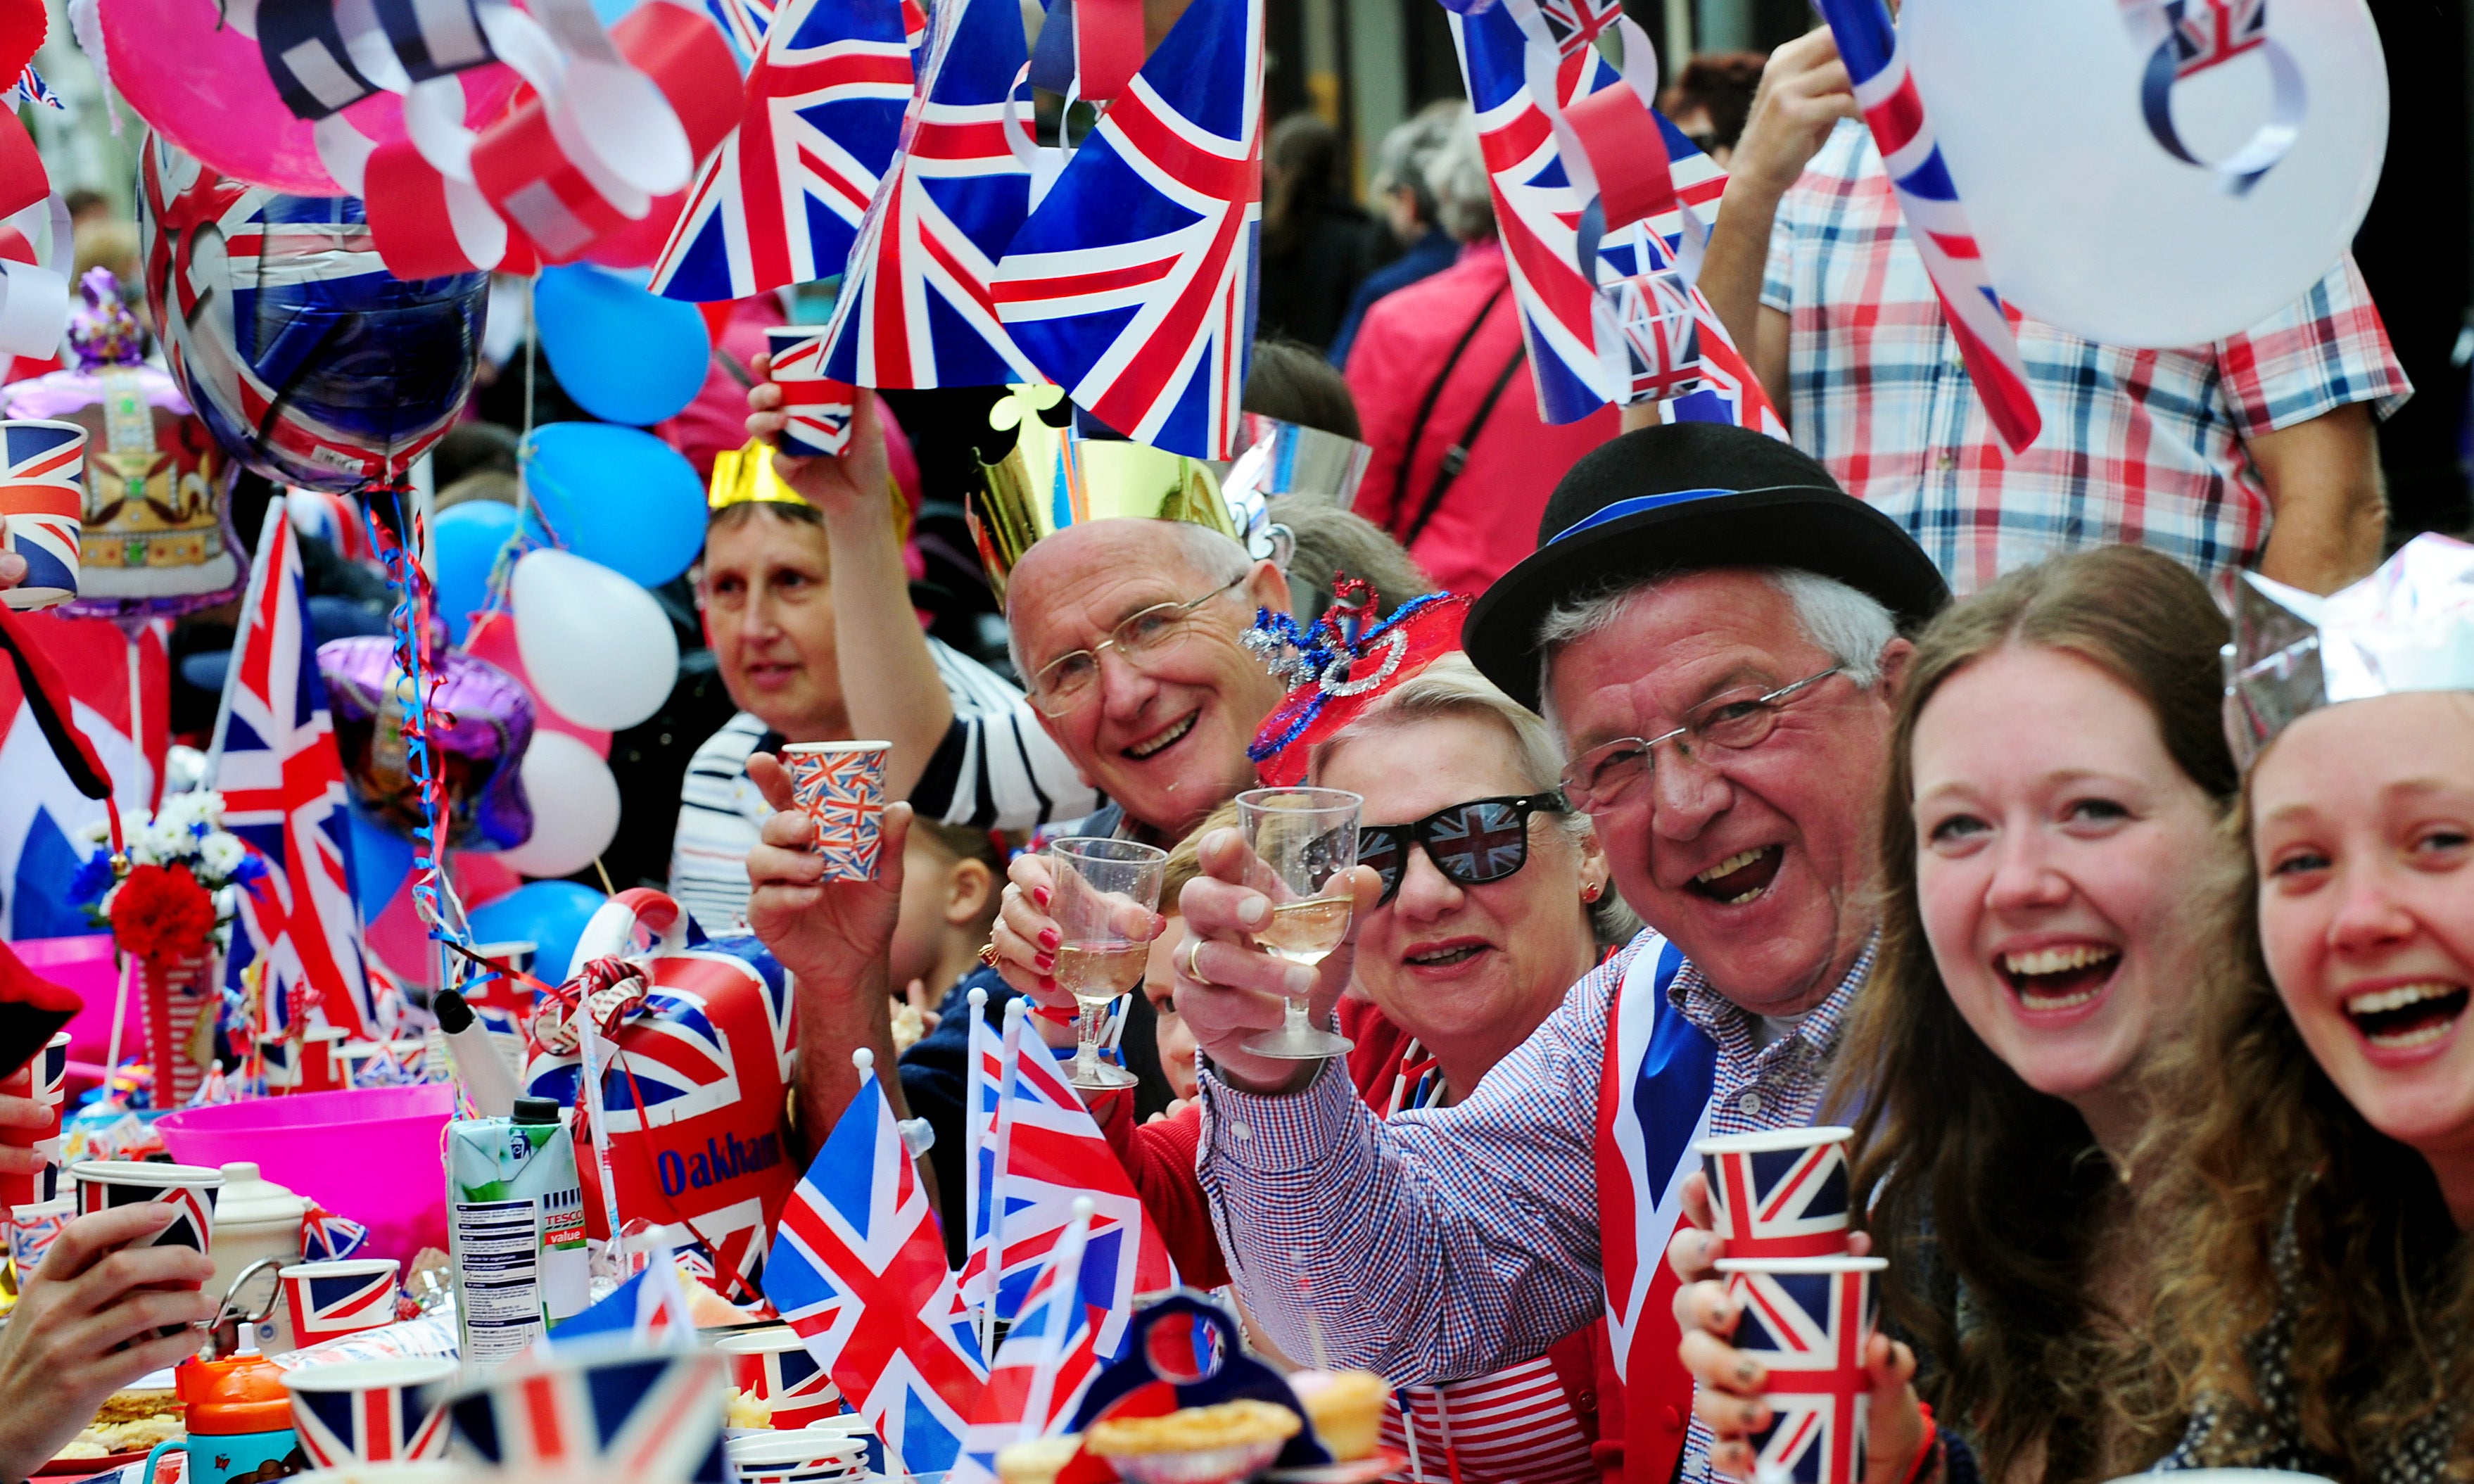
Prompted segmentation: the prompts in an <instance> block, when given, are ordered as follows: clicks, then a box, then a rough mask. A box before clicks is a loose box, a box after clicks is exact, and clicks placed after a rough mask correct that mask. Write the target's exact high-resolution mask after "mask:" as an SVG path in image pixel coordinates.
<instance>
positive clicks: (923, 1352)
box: [764, 1068, 987, 1473]
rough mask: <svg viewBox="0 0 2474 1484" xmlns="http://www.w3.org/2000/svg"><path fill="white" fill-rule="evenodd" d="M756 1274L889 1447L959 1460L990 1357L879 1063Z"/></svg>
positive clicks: (902, 1455) (912, 1462)
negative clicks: (950, 1264)
mask: <svg viewBox="0 0 2474 1484" xmlns="http://www.w3.org/2000/svg"><path fill="white" fill-rule="evenodd" d="M764 1286H765V1292H766V1294H767V1296H768V1297H770V1298H771V1299H772V1301H773V1304H774V1307H775V1308H777V1309H779V1310H780V1311H781V1314H782V1318H783V1320H784V1321H785V1322H787V1323H788V1325H789V1326H790V1327H791V1328H793V1329H796V1330H797V1331H798V1332H799V1337H800V1338H801V1339H803V1340H805V1341H806V1342H807V1345H808V1352H809V1353H810V1354H812V1355H813V1356H814V1357H815V1358H816V1360H817V1361H818V1362H819V1363H820V1364H822V1365H823V1366H824V1367H825V1369H826V1370H827V1371H829V1372H830V1373H832V1375H833V1378H834V1384H835V1385H836V1386H838V1387H840V1388H841V1392H842V1396H843V1397H844V1398H845V1399H848V1400H849V1401H850V1403H851V1405H852V1406H853V1407H855V1408H856V1409H857V1410H858V1411H859V1413H860V1415H861V1417H863V1418H865V1419H866V1420H867V1422H868V1423H869V1425H870V1426H872V1427H874V1428H875V1429H876V1433H877V1436H879V1437H880V1438H882V1439H884V1440H885V1449H886V1451H887V1452H888V1453H890V1454H892V1455H893V1456H895V1457H898V1458H899V1459H901V1461H902V1464H903V1466H904V1467H905V1468H907V1469H909V1470H910V1472H913V1473H941V1472H945V1471H947V1470H949V1469H951V1468H952V1467H953V1465H954V1460H955V1458H956V1456H957V1455H958V1453H959V1452H960V1451H961V1443H962V1426H963V1420H964V1419H965V1418H966V1417H968V1416H969V1415H970V1411H971V1408H972V1406H973V1405H974V1404H975V1403H976V1401H977V1400H978V1399H979V1394H980V1388H981V1386H982V1384H983V1383H984V1382H985V1381H986V1378H987V1367H986V1364H985V1362H983V1361H982V1359H981V1357H980V1344H979V1339H978V1337H977V1336H976V1335H975V1334H974V1333H973V1332H972V1326H971V1319H970V1314H969V1312H968V1311H967V1310H965V1309H964V1308H963V1307H962V1302H961V1298H960V1295H959V1293H958V1290H957V1289H956V1287H955V1282H954V1275H953V1273H952V1272H951V1271H950V1270H949V1269H947V1268H946V1266H945V1241H944V1238H943V1236H942V1235H940V1234H939V1231H938V1229H937V1226H936V1213H935V1211H934V1209H933V1208H931V1206H930V1204H929V1201H928V1192H927V1191H926V1190H925V1189H924V1188H922V1187H921V1185H920V1182H919V1171H918V1168H917V1166H916V1165H914V1164H913V1163H912V1161H911V1157H910V1151H909V1150H907V1149H906V1148H904V1147H903V1143H902V1134H901V1131H900V1129H899V1128H898V1127H897V1126H896V1124H895V1122H894V1117H893V1109H892V1107H889V1106H888V1105H887V1104H886V1103H885V1091H884V1089H883V1088H882V1087H881V1086H880V1085H878V1083H877V1079H876V1073H875V1071H874V1069H873V1068H869V1069H867V1070H864V1071H863V1072H862V1073H861V1079H860V1089H859V1094H858V1096H856V1097H854V1098H853V1099H852V1100H851V1104H850V1107H848V1108H847V1109H845V1110H844V1111H843V1113H842V1116H841V1119H840V1121H839V1122H837V1123H836V1124H835V1125H834V1131H833V1132H832V1133H831V1134H830V1135H828V1136H827V1138H826V1140H825V1145H824V1148H823V1149H821V1150H819V1151H818V1152H817V1154H816V1158H815V1162H814V1163H813V1164H812V1165H810V1166H809V1167H808V1174H807V1178H806V1179H805V1180H801V1181H800V1182H799V1188H798V1190H797V1192H796V1193H795V1194H794V1195H792V1197H791V1199H790V1204H789V1206H788V1208H787V1209H786V1210H785V1211H784V1212H783V1215H782V1225H781V1228H780V1230H779V1231H778V1233H777V1234H776V1235H775V1237H774V1239H773V1251H772V1254H771V1256H770V1257H769V1258H768V1260H767V1261H766V1263H765V1267H764Z"/></svg>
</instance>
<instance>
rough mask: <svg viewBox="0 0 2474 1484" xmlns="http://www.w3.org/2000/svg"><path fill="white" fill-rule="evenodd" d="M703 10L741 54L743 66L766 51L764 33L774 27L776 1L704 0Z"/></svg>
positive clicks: (733, 47)
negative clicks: (774, 5)
mask: <svg viewBox="0 0 2474 1484" xmlns="http://www.w3.org/2000/svg"><path fill="white" fill-rule="evenodd" d="M704 10H705V13H706V14H708V15H710V16H712V17H713V23H714V24H715V25H716V26H718V27H720V28H721V34H722V36H723V37H724V38H726V39H727V40H728V41H729V42H730V45H731V48H732V50H734V51H736V52H738V53H739V57H740V65H741V66H742V67H743V66H745V65H746V64H747V63H748V62H749V61H753V60H754V59H755V57H756V56H757V54H758V53H760V52H762V51H764V34H765V33H766V32H767V31H770V30H771V29H772V28H773V0H704Z"/></svg>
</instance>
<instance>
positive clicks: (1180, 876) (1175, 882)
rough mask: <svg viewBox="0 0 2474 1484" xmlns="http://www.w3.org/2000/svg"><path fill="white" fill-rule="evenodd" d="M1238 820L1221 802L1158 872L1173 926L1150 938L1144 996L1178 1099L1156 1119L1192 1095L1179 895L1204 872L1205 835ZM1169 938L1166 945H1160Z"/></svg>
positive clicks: (1163, 910) (1179, 843)
mask: <svg viewBox="0 0 2474 1484" xmlns="http://www.w3.org/2000/svg"><path fill="white" fill-rule="evenodd" d="M1236 823H1237V806H1236V805H1235V804H1233V803H1229V804H1223V805H1221V806H1220V807H1219V808H1218V809H1215V810H1213V811H1212V812H1211V814H1210V816H1209V817H1208V818H1205V819H1204V820H1203V821H1202V822H1201V824H1199V825H1196V826H1195V827H1194V828H1193V830H1191V831H1189V832H1188V833H1187V835H1186V837H1185V839H1181V840H1178V841H1177V842H1176V847H1175V848H1173V849H1171V850H1170V851H1169V853H1168V870H1167V872H1166V874H1165V875H1163V876H1162V877H1161V878H1160V900H1159V910H1160V914H1161V915H1162V916H1164V917H1166V918H1168V920H1169V930H1168V931H1164V932H1162V933H1161V934H1160V936H1159V937H1155V938H1152V957H1151V961H1150V963H1148V964H1146V965H1145V966H1144V970H1143V985H1142V989H1143V998H1145V999H1147V1000H1149V1001H1151V1002H1152V1014H1154V1015H1156V1016H1158V1017H1159V1024H1158V1029H1157V1030H1156V1031H1155V1032H1154V1033H1153V1039H1154V1041H1155V1042H1156V1044H1157V1045H1158V1047H1159V1060H1160V1070H1161V1071H1162V1072H1164V1073H1166V1074H1168V1083H1169V1086H1170V1087H1172V1088H1173V1089H1175V1090H1176V1098H1177V1100H1176V1102H1175V1103H1173V1104H1171V1105H1169V1108H1168V1111H1167V1112H1164V1113H1155V1114H1153V1115H1152V1118H1151V1120H1150V1121H1151V1122H1152V1123H1157V1122H1159V1121H1160V1120H1161V1119H1163V1118H1167V1117H1170V1116H1172V1115H1174V1114H1175V1113H1176V1111H1177V1110H1178V1109H1179V1108H1181V1107H1184V1106H1185V1105H1186V1104H1187V1103H1188V1102H1190V1101H1192V1100H1193V1098H1194V1090H1195V1085H1196V1083H1195V1077H1194V1033H1193V1032H1191V1031H1188V1030H1187V1029H1186V1028H1185V1021H1184V1020H1183V1019H1182V1018H1181V1017H1180V1016H1179V1015H1178V1014H1177V1012H1176V971H1175V970H1174V969H1172V968H1171V967H1170V966H1169V961H1168V953H1169V949H1170V948H1174V947H1176V932H1175V929H1176V923H1177V920H1178V913H1177V909H1176V899H1177V897H1178V896H1179V895H1180V894H1181V893H1183V891H1184V890H1185V884H1186V883H1187V882H1189V881H1192V880H1193V879H1194V878H1196V877H1197V876H1200V875H1201V874H1202V862H1201V849H1202V837H1204V836H1205V835H1208V834H1210V833H1211V832H1212V831H1214V830H1225V829H1229V828H1232V827H1234V826H1235V825H1236ZM1163 944H1165V945H1166V946H1165V947H1164V946H1162V945H1163Z"/></svg>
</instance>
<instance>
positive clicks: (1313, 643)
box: [1245, 575, 1468, 788]
mask: <svg viewBox="0 0 2474 1484" xmlns="http://www.w3.org/2000/svg"><path fill="white" fill-rule="evenodd" d="M1332 593H1333V595H1334V596H1335V597H1336V598H1337V601H1335V602H1334V603H1333V604H1332V605H1331V606H1330V607H1329V608H1327V609H1325V610H1323V616H1322V618H1320V619H1317V620H1315V621H1314V623H1313V625H1312V626H1311V627H1306V628H1300V627H1298V620H1295V619H1293V618H1291V617H1289V616H1288V615H1287V614H1285V613H1273V612H1272V611H1271V610H1270V609H1268V608H1265V609H1259V610H1257V611H1256V613H1255V617H1254V626H1253V627H1252V628H1250V629H1248V630H1247V631H1246V636H1245V643H1246V647H1247V648H1249V649H1250V650H1252V651H1253V652H1254V654H1255V656H1256V657H1257V658H1259V659H1261V660H1262V661H1263V665H1264V668H1265V669H1269V670H1270V671H1271V672H1272V673H1273V674H1274V675H1277V676H1279V677H1280V678H1281V679H1282V680H1285V681H1287V682H1288V685H1289V693H1288V695H1287V696H1286V697H1284V698H1283V699H1282V700H1281V702H1280V704H1279V705H1278V706H1277V707H1275V708H1273V712H1272V715H1271V716H1270V717H1269V718H1267V719H1266V720H1265V721H1264V722H1263V728H1262V730H1261V731H1259V732H1256V733H1255V734H1254V741H1253V742H1251V743H1250V744H1249V745H1248V747H1247V748H1246V755H1247V756H1248V757H1249V758H1252V759H1253V760H1254V771H1255V772H1256V773H1257V774H1258V775H1260V776H1261V778H1262V780H1263V783H1264V785H1265V787H1267V788H1288V787H1291V786H1293V785H1296V784H1300V783H1303V782H1304V781H1305V776H1306V763H1307V760H1308V757H1309V755H1310V754H1312V753H1313V751H1314V747H1315V743H1317V742H1322V740H1323V739H1325V738H1327V737H1331V736H1334V735H1336V734H1337V733H1338V732H1339V731H1340V729H1341V728H1343V727H1345V726H1346V725H1348V723H1349V722H1351V721H1353V720H1355V719H1356V718H1359V717H1361V716H1363V715H1365V713H1366V712H1367V710H1368V709H1369V708H1370V707H1371V706H1372V705H1373V704H1374V703H1375V702H1376V701H1378V700H1380V699H1381V698H1382V697H1383V695H1384V693H1387V692H1389V691H1390V690H1392V689H1393V688H1394V687H1395V686H1397V685H1399V684H1400V683H1401V682H1402V681H1404V680H1407V679H1408V678H1409V677H1410V676H1412V675H1415V674H1417V673H1418V672H1419V671H1420V670H1422V669H1425V668H1426V667H1427V666H1429V665H1431V664H1433V663H1434V662H1435V661H1436V660H1438V659H1440V658H1442V657H1443V656H1444V655H1446V654H1449V653H1451V652H1452V651H1454V650H1456V649H1458V648H1459V647H1460V646H1461V620H1463V619H1465V618H1466V617H1467V614H1468V599H1467V598H1466V597H1462V596H1457V595H1455V594H1451V593H1429V594H1427V595H1426V596H1423V597H1413V598H1411V599H1410V600H1409V601H1407V602H1405V603H1402V604H1401V605H1400V606H1399V607H1398V608H1396V609H1394V610H1393V613H1392V617H1390V618H1388V619H1377V618H1376V617H1375V615H1376V614H1377V613H1378V612H1379V611H1380V607H1379V604H1378V601H1377V599H1376V596H1375V592H1374V590H1373V589H1372V588H1370V587H1369V586H1368V585H1367V584H1366V583H1365V582H1364V581H1362V580H1360V579H1358V578H1355V577H1349V576H1345V575H1344V576H1341V577H1338V578H1336V579H1334V581H1333V582H1332Z"/></svg>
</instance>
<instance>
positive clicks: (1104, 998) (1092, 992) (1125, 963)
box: [1055, 941, 1152, 1006]
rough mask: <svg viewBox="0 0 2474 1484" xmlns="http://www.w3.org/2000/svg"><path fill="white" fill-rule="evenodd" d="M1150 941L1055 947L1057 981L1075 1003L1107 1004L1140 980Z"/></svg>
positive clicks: (1087, 1004)
mask: <svg viewBox="0 0 2474 1484" xmlns="http://www.w3.org/2000/svg"><path fill="white" fill-rule="evenodd" d="M1151 952H1152V950H1151V945H1150V944H1149V943H1128V942H1123V941H1120V942H1114V943H1067V944H1066V945H1065V946H1063V947H1062V948H1059V949H1057V950H1056V974H1055V979H1056V985H1057V987H1058V988H1061V989H1063V990H1065V991H1066V992H1067V993H1069V994H1071V995H1073V996H1074V998H1075V1000H1076V1002H1077V1003H1079V1004H1081V1005H1084V1006H1091V1005H1103V1006H1104V1005H1107V1004H1109V1003H1110V1002H1112V1001H1114V1000H1116V999H1117V998H1118V997H1119V996H1120V995H1123V994H1124V993H1125V992H1126V991H1127V990H1128V989H1131V988H1132V987H1134V985H1138V984H1141V983H1142V982H1143V965H1144V964H1145V963H1146V962H1148V961H1150V959H1151Z"/></svg>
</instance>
